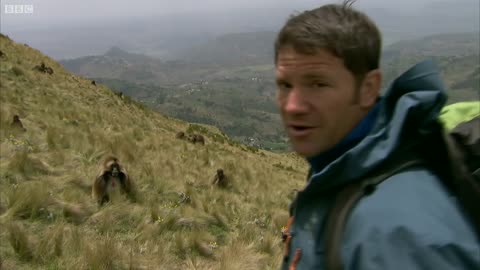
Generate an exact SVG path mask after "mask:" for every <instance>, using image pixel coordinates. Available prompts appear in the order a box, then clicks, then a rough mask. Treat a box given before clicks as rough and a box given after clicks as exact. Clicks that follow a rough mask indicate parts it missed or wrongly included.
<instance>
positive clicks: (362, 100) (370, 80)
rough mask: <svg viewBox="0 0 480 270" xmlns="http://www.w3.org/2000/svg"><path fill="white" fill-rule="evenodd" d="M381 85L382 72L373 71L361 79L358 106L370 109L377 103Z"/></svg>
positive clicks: (378, 70)
mask: <svg viewBox="0 0 480 270" xmlns="http://www.w3.org/2000/svg"><path fill="white" fill-rule="evenodd" d="M381 84H382V72H381V71H380V69H375V70H372V71H370V72H368V73H367V75H366V76H365V78H364V79H363V82H362V85H361V88H360V95H359V99H358V104H359V105H360V107H362V108H370V107H372V106H373V105H374V104H375V102H376V101H377V98H378V96H379V95H380V87H381Z"/></svg>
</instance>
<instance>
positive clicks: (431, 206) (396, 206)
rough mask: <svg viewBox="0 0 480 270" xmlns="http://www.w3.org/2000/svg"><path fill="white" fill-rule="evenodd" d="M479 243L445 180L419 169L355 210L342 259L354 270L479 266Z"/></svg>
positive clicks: (396, 178) (383, 185)
mask: <svg viewBox="0 0 480 270" xmlns="http://www.w3.org/2000/svg"><path fill="white" fill-rule="evenodd" d="M475 239H476V235H475V233H474V230H473V226H472V225H471V224H470V223H468V220H467V219H466V217H465V215H464V213H463V211H462V209H461V207H460V205H458V203H457V201H456V199H455V198H454V197H453V196H452V195H451V194H450V192H449V190H448V189H447V188H446V187H445V186H444V185H443V184H442V182H441V180H440V179H439V178H438V177H437V176H436V175H435V174H433V173H432V172H431V171H429V170H427V169H425V168H422V167H416V168H412V169H409V170H406V171H404V172H401V173H399V174H396V175H393V176H391V177H390V178H389V179H387V180H385V181H384V182H382V183H381V184H379V185H378V186H377V189H376V190H375V192H373V193H372V194H371V195H369V196H367V197H364V198H362V199H361V200H360V202H359V203H358V204H357V205H356V206H355V208H354V209H353V210H352V213H351V215H350V218H349V220H348V222H347V224H346V229H345V234H344V243H343V245H342V257H343V258H344V261H346V262H348V264H349V265H357V264H360V265H363V264H365V265H366V266H365V267H361V266H360V265H357V266H355V267H353V268H352V269H424V268H421V267H420V265H424V266H425V265H427V266H428V267H427V268H428V269H449V268H448V267H454V266H455V265H456V266H457V267H458V266H459V265H468V266H472V265H475V266H479V265H480V254H477V253H478V249H479V248H480V244H479V242H478V241H477V240H475ZM360 250H361V251H362V252H360V253H359V251H360ZM417 251H418V253H415V252H417ZM422 252H423V253H424V255H423V258H422V256H419V254H421V253H422ZM442 252H444V253H445V254H444V255H445V256H447V257H446V259H447V260H446V261H444V260H443V259H442V257H441V256H442ZM452 252H453V253H455V254H448V253H452ZM415 254H417V255H415ZM375 256H377V258H381V260H382V261H381V262H378V261H376V259H375ZM418 256H419V257H418ZM439 256H440V257H439ZM448 256H450V257H448ZM372 263H381V267H380V268H377V267H374V266H372V265H371V264H372ZM395 263H398V265H397V266H395ZM434 266H435V267H434ZM432 267H433V268H432ZM444 267H447V268H444ZM465 267H467V266H465ZM455 269H457V268H455ZM458 269H464V268H461V267H460V268H458ZM465 269H471V268H468V267H467V268H465Z"/></svg>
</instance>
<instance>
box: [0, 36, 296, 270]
mask: <svg viewBox="0 0 480 270" xmlns="http://www.w3.org/2000/svg"><path fill="white" fill-rule="evenodd" d="M0 39H2V40H0V41H1V42H0V49H1V50H2V51H3V52H4V53H5V54H6V56H5V57H6V58H5V59H2V65H0V76H1V91H0V102H1V104H0V105H1V106H0V229H2V230H0V258H1V259H2V260H3V267H4V268H5V269H228V270H232V269H233V270H234V269H242V270H245V269H277V268H278V265H279V262H280V261H281V254H282V247H281V245H280V233H279V232H280V229H281V227H282V226H283V225H285V223H286V220H287V217H288V213H287V209H288V204H289V202H290V200H291V194H292V190H293V188H299V187H300V186H301V185H302V182H303V180H304V177H305V173H304V172H305V164H304V163H303V161H302V160H301V159H299V158H297V157H296V156H293V155H290V154H274V153H269V152H265V151H251V150H249V149H248V148H245V147H242V146H241V145H238V144H234V143H229V140H228V138H225V137H224V135H223V134H222V133H221V132H220V131H219V130H218V129H216V128H214V127H205V129H196V130H199V132H203V133H202V134H203V135H204V136H205V137H206V145H204V146H202V145H198V144H197V145H194V144H191V143H188V142H186V141H181V140H177V139H175V133H176V132H178V131H185V130H187V129H188V128H189V124H188V123H185V122H182V121H179V120H175V119H171V118H168V117H164V116H162V115H160V114H158V113H155V112H153V111H150V110H147V109H145V107H143V106H140V105H139V104H137V103H135V102H134V101H131V100H128V99H121V98H120V97H118V96H116V95H114V94H113V93H112V91H111V90H110V89H107V88H105V87H104V86H101V85H98V86H96V87H95V86H93V85H91V84H90V81H89V80H86V79H84V78H81V77H78V76H75V75H72V74H70V73H68V72H66V71H65V70H64V69H63V68H62V67H61V66H60V65H59V64H58V63H56V62H54V61H52V60H51V59H49V58H47V57H46V56H44V55H42V54H40V53H39V52H38V51H36V50H35V49H33V48H30V47H26V46H24V45H21V44H16V43H13V42H11V41H9V40H6V39H5V38H4V37H0ZM42 61H43V62H45V64H46V65H47V66H50V67H52V68H53V70H54V74H52V75H48V74H44V73H40V72H37V71H35V70H32V67H33V66H35V65H38V64H39V63H40V62H42ZM15 67H16V69H18V70H20V71H21V72H19V71H13V70H12V69H13V68H15ZM22 73H23V74H22ZM14 114H18V115H20V117H21V119H22V121H23V124H24V126H25V128H26V129H27V131H26V132H23V133H15V132H13V131H12V130H11V129H10V128H9V123H10V121H11V117H12V116H13V115H14ZM190 127H191V126H190ZM219 138H221V140H220V139H219ZM110 154H113V155H116V156H118V158H119V159H120V161H121V163H122V164H123V165H124V166H125V167H126V169H127V171H128V172H129V174H130V176H131V177H132V179H133V181H134V182H135V187H136V193H137V200H136V201H135V202H132V201H131V200H129V199H127V198H125V196H122V195H121V194H119V195H118V196H114V197H113V198H112V201H111V202H110V203H108V204H106V205H105V206H103V207H98V206H97V205H96V204H95V202H94V201H93V200H92V198H91V190H90V189H91V184H92V182H93V179H94V178H95V176H96V174H97V172H98V166H99V162H100V161H101V160H102V158H103V157H104V156H106V155H110ZM275 164H281V166H280V165H277V166H274V165H275ZM218 168H223V169H224V171H225V174H226V175H227V177H228V178H229V180H230V181H231V186H230V187H229V188H227V189H217V188H215V187H212V186H211V181H212V178H213V176H214V174H215V172H216V170H217V169H218Z"/></svg>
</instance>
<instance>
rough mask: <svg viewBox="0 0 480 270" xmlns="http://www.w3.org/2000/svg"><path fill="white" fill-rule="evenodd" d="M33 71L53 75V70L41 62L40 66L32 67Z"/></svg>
mask: <svg viewBox="0 0 480 270" xmlns="http://www.w3.org/2000/svg"><path fill="white" fill-rule="evenodd" d="M33 69H35V70H38V71H40V72H43V73H48V74H50V75H52V74H53V68H51V67H48V66H46V65H45V63H44V62H42V63H41V64H40V66H35V67H33Z"/></svg>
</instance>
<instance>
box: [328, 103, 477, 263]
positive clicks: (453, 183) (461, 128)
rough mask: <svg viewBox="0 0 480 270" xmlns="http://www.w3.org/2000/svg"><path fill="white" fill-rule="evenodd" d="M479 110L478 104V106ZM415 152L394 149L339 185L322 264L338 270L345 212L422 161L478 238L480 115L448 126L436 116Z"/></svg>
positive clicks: (346, 214)
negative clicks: (362, 174)
mask: <svg viewBox="0 0 480 270" xmlns="http://www.w3.org/2000/svg"><path fill="white" fill-rule="evenodd" d="M479 110H480V108H479ZM436 125H437V127H436V128H435V131H434V132H432V133H431V134H429V135H428V136H427V137H426V138H425V140H422V141H423V143H422V144H421V146H420V147H419V148H418V149H416V150H417V151H415V153H398V154H397V155H394V157H393V158H392V159H391V160H388V161H386V162H385V164H384V165H382V166H381V168H380V169H378V170H376V171H375V172H374V174H372V175H370V176H367V177H366V178H364V179H363V180H362V181H357V182H354V183H351V184H348V185H347V186H345V187H343V188H342V190H341V191H340V192H339V193H338V195H337V197H336V198H335V202H334V204H333V207H332V208H331V209H330V211H329V213H328V215H327V220H326V227H325V231H324V234H325V238H324V239H325V243H324V244H325V247H326V249H325V250H326V257H325V266H326V269H328V270H342V269H343V265H342V260H341V253H340V248H341V244H342V236H343V232H344V228H345V225H346V222H347V219H348V216H349V214H350V212H351V211H352V209H353V208H354V207H355V205H356V203H358V201H359V200H360V199H361V198H362V197H364V196H368V195H369V194H371V193H372V192H373V191H374V190H375V187H376V186H377V185H378V184H380V183H381V182H383V181H384V180H385V179H388V178H389V177H390V176H392V175H394V174H397V173H399V172H400V171H402V170H404V169H407V168H409V167H411V166H415V165H420V164H421V165H424V166H427V167H429V168H431V169H432V170H434V171H435V172H436V173H438V174H439V177H440V179H442V182H443V183H444V184H445V185H446V186H447V187H448V188H449V189H450V190H451V192H452V193H453V194H454V195H455V196H456V197H457V198H458V201H459V203H460V205H461V206H462V207H463V209H464V210H465V213H466V214H467V217H468V218H469V219H470V222H471V223H472V224H473V227H474V229H475V231H476V234H477V236H478V238H479V239H480V208H478V207H479V205H480V116H476V117H475V118H473V119H472V120H469V121H466V122H463V123H461V124H459V125H457V126H456V127H455V128H454V129H452V130H448V129H447V128H445V126H444V124H442V122H441V121H440V120H439V121H437V123H436Z"/></svg>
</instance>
